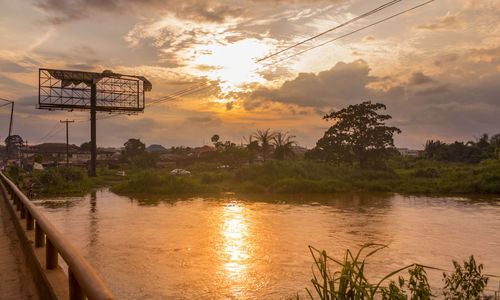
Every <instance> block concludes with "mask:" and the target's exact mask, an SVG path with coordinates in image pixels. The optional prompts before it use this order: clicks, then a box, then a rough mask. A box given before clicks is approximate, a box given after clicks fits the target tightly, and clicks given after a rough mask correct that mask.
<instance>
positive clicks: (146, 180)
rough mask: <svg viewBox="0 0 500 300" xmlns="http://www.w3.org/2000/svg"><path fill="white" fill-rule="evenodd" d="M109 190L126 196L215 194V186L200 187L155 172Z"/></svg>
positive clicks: (147, 172) (135, 176)
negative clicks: (126, 194)
mask: <svg viewBox="0 0 500 300" xmlns="http://www.w3.org/2000/svg"><path fill="white" fill-rule="evenodd" d="M111 190H112V191H113V192H116V193H128V194H192V193H197V192H216V191H217V190H218V189H217V187H215V186H208V185H201V184H200V183H199V182H198V181H197V180H195V179H192V178H187V177H180V176H175V175H171V174H161V173H159V172H156V171H143V172H140V173H137V174H135V175H133V176H132V177H131V178H130V179H128V180H126V181H123V182H120V183H118V184H115V185H113V186H112V187H111Z"/></svg>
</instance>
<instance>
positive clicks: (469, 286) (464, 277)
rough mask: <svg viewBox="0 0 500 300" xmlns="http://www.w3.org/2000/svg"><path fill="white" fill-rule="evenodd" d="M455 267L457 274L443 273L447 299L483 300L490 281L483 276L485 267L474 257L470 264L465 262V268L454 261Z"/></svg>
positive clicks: (444, 293)
mask: <svg viewBox="0 0 500 300" xmlns="http://www.w3.org/2000/svg"><path fill="white" fill-rule="evenodd" d="M453 266H454V267H455V273H453V274H446V273H443V280H444V282H445V286H444V289H443V295H444V297H445V299H457V300H461V299H482V294H483V291H484V288H485V287H486V285H487V284H488V279H489V278H488V277H486V276H485V275H483V274H481V272H482V270H483V265H482V264H479V265H478V264H477V263H476V261H475V259H474V256H473V255H471V256H470V257H469V261H468V262H467V261H464V266H463V267H462V266H461V265H460V264H459V263H457V262H456V261H453Z"/></svg>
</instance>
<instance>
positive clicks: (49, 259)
mask: <svg viewBox="0 0 500 300" xmlns="http://www.w3.org/2000/svg"><path fill="white" fill-rule="evenodd" d="M0 180H1V181H2V182H3V183H4V185H5V187H6V188H7V192H8V193H9V195H10V196H11V198H12V200H13V202H14V205H15V206H16V209H17V210H18V211H20V212H21V213H20V214H21V219H26V230H28V231H29V230H35V247H37V248H40V247H44V246H45V249H46V250H45V257H46V265H45V268H46V269H48V270H51V269H55V268H57V267H58V265H59V264H58V254H60V255H61V257H62V258H63V259H64V261H65V262H66V264H67V265H68V284H69V296H70V299H72V300H73V299H85V296H86V297H87V298H88V299H92V300H93V299H99V300H100V299H115V297H114V296H113V294H111V292H110V291H109V290H108V288H107V287H106V286H105V285H104V282H103V281H102V280H101V278H99V276H98V275H97V273H96V272H95V271H94V269H92V267H91V266H90V265H89V264H88V262H87V261H86V260H85V258H83V256H82V255H81V254H80V253H79V252H78V250H77V249H76V248H75V247H73V245H71V243H70V242H69V241H68V240H67V239H66V238H65V237H64V236H63V235H62V234H61V233H60V232H59V231H58V230H57V229H56V228H55V227H54V225H52V224H51V223H50V221H49V220H48V219H47V218H46V217H45V216H44V215H43V214H42V213H41V212H40V211H39V210H38V209H37V208H36V206H35V205H34V204H33V203H32V202H31V201H30V200H29V199H28V197H26V196H25V195H24V194H23V193H22V192H21V191H20V190H19V188H18V187H17V186H16V185H15V184H14V183H13V182H12V181H10V180H9V179H8V178H7V177H6V176H5V175H4V174H3V173H2V172H0Z"/></svg>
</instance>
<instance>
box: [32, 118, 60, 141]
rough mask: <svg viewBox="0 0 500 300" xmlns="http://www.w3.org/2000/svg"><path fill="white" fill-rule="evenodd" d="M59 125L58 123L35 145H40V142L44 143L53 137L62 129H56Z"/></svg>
mask: <svg viewBox="0 0 500 300" xmlns="http://www.w3.org/2000/svg"><path fill="white" fill-rule="evenodd" d="M58 125H59V123H56V124H55V125H54V126H53V127H52V128H51V129H50V130H49V131H48V132H47V133H46V134H45V135H44V136H43V137H41V138H40V139H38V141H37V142H35V143H40V142H43V141H44V140H45V139H47V138H49V136H50V137H52V135H53V134H54V133H55V132H56V131H57V130H58V129H59V128H60V127H59V128H56V126H58Z"/></svg>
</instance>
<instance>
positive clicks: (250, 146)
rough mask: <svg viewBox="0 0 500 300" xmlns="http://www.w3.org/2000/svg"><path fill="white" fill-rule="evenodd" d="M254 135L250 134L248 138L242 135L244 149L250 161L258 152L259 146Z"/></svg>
mask: <svg viewBox="0 0 500 300" xmlns="http://www.w3.org/2000/svg"><path fill="white" fill-rule="evenodd" d="M253 138H254V136H253V135H250V136H248V138H246V137H243V139H244V140H245V143H246V145H245V149H246V150H247V152H248V161H249V162H250V163H252V162H253V161H254V160H255V158H256V157H257V153H259V150H260V147H259V142H258V141H256V140H254V139H253Z"/></svg>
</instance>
